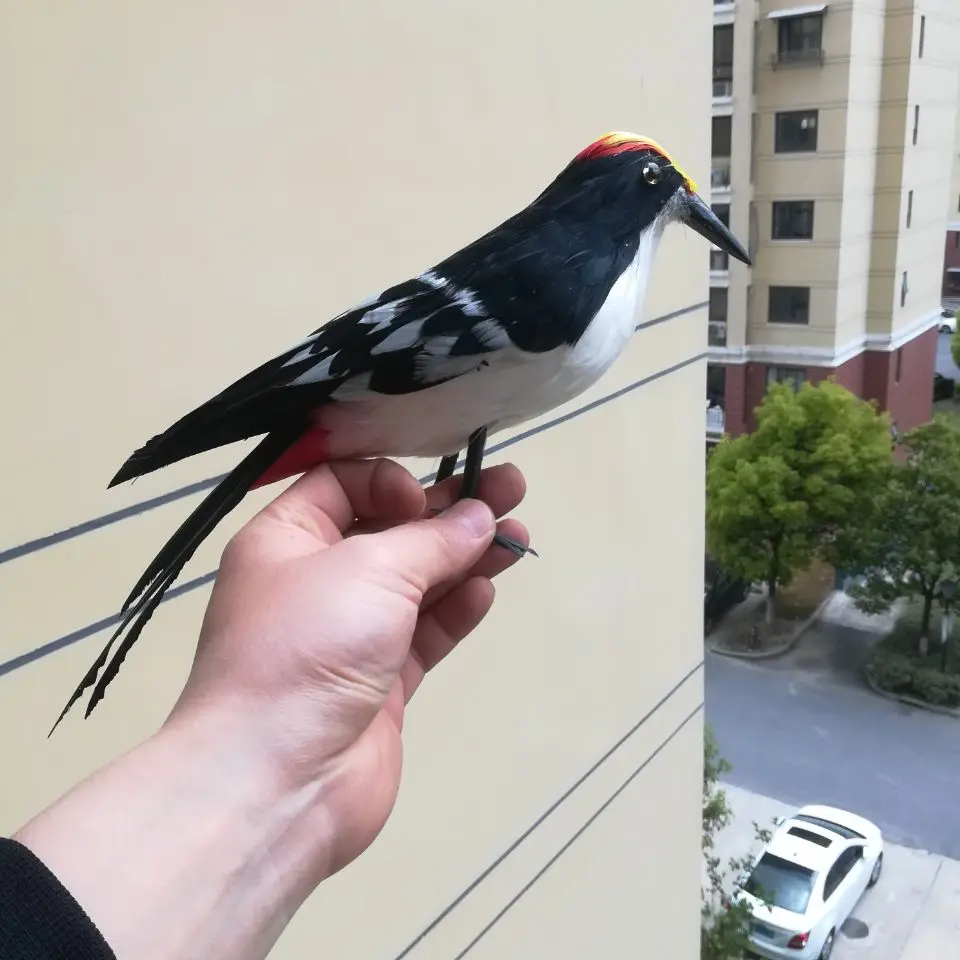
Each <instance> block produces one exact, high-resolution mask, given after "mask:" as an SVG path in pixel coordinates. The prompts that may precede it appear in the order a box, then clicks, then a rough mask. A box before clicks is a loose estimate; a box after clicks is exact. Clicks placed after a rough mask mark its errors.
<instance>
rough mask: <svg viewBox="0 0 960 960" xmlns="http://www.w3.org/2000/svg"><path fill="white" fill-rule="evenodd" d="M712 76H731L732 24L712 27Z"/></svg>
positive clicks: (727, 77) (715, 77) (719, 77)
mask: <svg viewBox="0 0 960 960" xmlns="http://www.w3.org/2000/svg"><path fill="white" fill-rule="evenodd" d="M713 76H714V79H729V78H730V77H732V76H733V24H730V25H729V26H722V27H714V28H713Z"/></svg>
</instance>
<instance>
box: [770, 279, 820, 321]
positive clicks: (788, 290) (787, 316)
mask: <svg viewBox="0 0 960 960" xmlns="http://www.w3.org/2000/svg"><path fill="white" fill-rule="evenodd" d="M767 322H768V323H809V322H810V288H809V287H771V288H770V303H769V306H768V308H767Z"/></svg>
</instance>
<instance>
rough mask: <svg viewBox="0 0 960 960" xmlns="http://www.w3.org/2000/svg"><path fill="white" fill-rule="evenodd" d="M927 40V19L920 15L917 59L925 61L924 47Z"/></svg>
mask: <svg viewBox="0 0 960 960" xmlns="http://www.w3.org/2000/svg"><path fill="white" fill-rule="evenodd" d="M926 39H927V18H926V17H925V16H924V15H923V14H920V40H919V42H918V43H917V59H918V60H921V59H923V45H924V43H925V42H926Z"/></svg>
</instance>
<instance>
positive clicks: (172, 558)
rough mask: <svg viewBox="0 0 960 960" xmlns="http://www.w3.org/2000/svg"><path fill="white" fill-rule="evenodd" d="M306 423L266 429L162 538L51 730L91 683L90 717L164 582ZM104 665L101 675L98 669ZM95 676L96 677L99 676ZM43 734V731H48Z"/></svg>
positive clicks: (174, 575)
mask: <svg viewBox="0 0 960 960" xmlns="http://www.w3.org/2000/svg"><path fill="white" fill-rule="evenodd" d="M305 426H306V425H305V424H304V423H300V422H297V421H292V422H290V423H289V424H286V425H284V427H282V428H279V429H276V430H274V431H272V432H271V433H269V434H267V436H266V437H264V438H263V440H261V441H260V443H258V444H257V446H256V447H255V448H254V449H253V450H252V451H251V452H250V453H249V454H247V456H246V457H244V459H243V460H241V461H240V463H239V464H237V466H236V467H235V468H234V469H233V470H232V471H231V472H230V473H229V474H228V475H227V476H226V477H224V479H223V480H222V481H221V482H220V483H218V484H217V486H216V487H214V489H213V490H212V491H211V492H210V493H209V494H208V495H207V496H206V497H205V498H204V500H203V501H202V502H201V503H200V505H199V506H198V507H197V508H196V509H195V510H194V511H193V513H191V514H190V516H189V517H187V519H186V520H185V521H184V522H183V523H182V524H181V525H180V528H179V529H178V530H177V532H176V533H174V535H173V536H172V537H171V538H170V539H169V540H168V541H167V542H166V544H164V546H163V549H162V550H161V551H160V552H159V553H158V554H157V556H156V557H155V558H154V559H153V561H152V562H151V563H150V566H149V567H147V569H146V570H145V571H144V573H143V576H141V577H140V579H139V580H138V581H137V585H136V586H135V587H134V588H133V590H132V591H131V593H130V596H128V597H127V599H126V602H125V603H124V604H123V607H122V608H121V610H120V612H121V614H122V619H121V621H120V625H119V626H118V627H117V629H116V631H115V632H114V634H113V636H111V637H110V639H109V640H108V641H107V643H106V646H104V648H103V650H102V651H101V652H100V655H99V656H98V657H97V659H96V660H95V661H94V663H93V665H92V666H91V667H90V669H89V670H88V671H87V673H86V675H85V676H84V678H83V679H82V680H81V681H80V685H79V686H78V687H77V689H76V690H74V692H73V694H72V695H71V697H70V699H69V700H68V701H67V705H66V706H65V707H64V708H63V710H62V711H61V713H60V716H59V717H57V721H56V723H54V725H53V727H51V729H50V734H52V733H53V731H54V730H56V729H57V726H58V725H59V724H60V721H61V720H62V719H63V718H64V717H65V716H66V715H67V712H68V711H69V710H70V708H71V707H72V706H73V705H74V704H75V703H76V702H77V700H79V699H80V697H81V696H83V693H84V691H85V690H86V689H87V688H89V687H91V686H93V693H92V694H91V695H90V702H89V704H88V705H87V709H86V712H85V713H84V716H85V717H89V716H90V714H91V712H92V711H93V709H94V707H96V705H97V704H98V703H99V702H100V701H101V700H102V699H103V695H104V692H105V691H106V688H107V686H108V685H109V684H110V681H111V680H113V678H114V677H115V676H116V675H117V672H118V671H119V670H120V667H121V665H122V664H123V661H124V658H125V657H126V655H127V653H128V652H129V650H130V648H131V647H132V646H133V645H134V643H136V642H137V638H138V637H139V636H140V634H141V633H142V631H143V628H144V627H145V626H146V625H147V622H148V621H149V620H150V618H151V617H152V616H153V612H154V610H156V608H157V606H158V605H159V603H160V601H161V600H162V599H163V595H164V593H166V591H167V588H168V587H169V586H170V585H171V584H172V583H173V582H174V580H176V578H177V576H178V575H179V574H180V571H181V570H182V569H183V567H184V565H185V564H186V563H187V561H188V560H189V559H190V558H191V557H192V556H193V554H194V553H195V552H196V550H197V548H198V547H199V546H200V544H201V543H203V541H204V540H205V539H206V538H207V536H208V535H209V534H210V533H211V532H212V531H213V529H214V528H215V527H216V526H217V524H218V523H219V522H220V521H221V520H222V519H223V518H224V517H225V516H226V515H227V514H228V513H230V511H231V510H233V509H234V507H236V506H237V505H238V504H239V503H240V501H241V500H242V499H243V498H244V496H245V495H246V494H247V492H248V491H249V490H250V488H251V487H252V486H253V484H254V483H256V481H257V480H259V479H260V477H262V476H263V474H264V473H265V472H266V470H267V468H268V467H270V466H271V465H272V464H273V463H274V462H275V461H276V460H277V459H278V458H279V457H280V455H281V454H282V453H283V452H284V451H285V450H287V448H288V447H290V446H291V445H292V444H293V443H294V442H295V441H296V440H297V438H298V437H299V436H300V435H301V434H302V433H303V431H304V429H305ZM127 628H129V632H127V634H126V636H125V637H124V638H123V640H122V641H121V643H120V645H119V646H118V647H117V650H116V652H115V653H114V655H113V657H112V659H110V662H109V664H108V663H107V658H108V657H109V656H110V651H111V649H112V648H113V645H114V643H115V642H116V641H117V638H118V637H120V635H121V634H123V633H124V631H127ZM104 665H106V670H104V672H103V675H102V676H99V675H100V671H101V670H103V668H104ZM98 677H99V679H98ZM50 734H47V736H50Z"/></svg>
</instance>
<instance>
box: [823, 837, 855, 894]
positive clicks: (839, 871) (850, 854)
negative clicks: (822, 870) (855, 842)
mask: <svg viewBox="0 0 960 960" xmlns="http://www.w3.org/2000/svg"><path fill="white" fill-rule="evenodd" d="M862 857H863V847H850V848H849V849H847V850H844V851H843V853H841V854H840V856H839V857H837V862H836V863H835V864H834V865H833V866H832V867H831V868H830V869H829V870H828V871H827V877H826V880H825V881H824V884H823V899H824V901H827V900H829V899H830V897H832V896H833V894H834V893H835V892H836V890H837V888H838V887H839V886H840V884H841V883H843V881H844V880H845V879H846V876H847V874H848V873H850V871H851V870H852V869H853V867H854V866H855V864H856V863H857V862H858V861H859V860H860V859H861V858H862Z"/></svg>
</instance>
